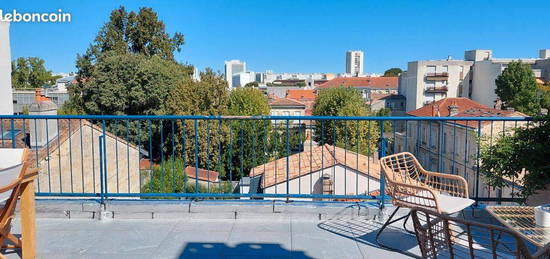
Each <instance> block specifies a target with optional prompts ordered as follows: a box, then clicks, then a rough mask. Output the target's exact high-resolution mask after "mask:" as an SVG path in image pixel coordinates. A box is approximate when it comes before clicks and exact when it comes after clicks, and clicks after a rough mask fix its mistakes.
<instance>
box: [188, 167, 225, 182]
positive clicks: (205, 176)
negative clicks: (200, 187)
mask: <svg viewBox="0 0 550 259" xmlns="http://www.w3.org/2000/svg"><path fill="white" fill-rule="evenodd" d="M185 174H186V175H187V177H189V178H191V179H195V176H197V172H196V170H195V167H192V166H188V167H186V168H185ZM219 175H220V174H219V173H218V172H216V171H212V170H210V171H209V170H206V169H202V168H199V170H198V178H199V180H201V181H208V182H217V181H218V177H219Z"/></svg>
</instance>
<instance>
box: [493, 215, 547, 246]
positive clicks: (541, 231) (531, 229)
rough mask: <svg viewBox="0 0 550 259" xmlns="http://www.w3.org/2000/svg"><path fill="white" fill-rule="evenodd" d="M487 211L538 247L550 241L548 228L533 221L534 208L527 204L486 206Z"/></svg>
mask: <svg viewBox="0 0 550 259" xmlns="http://www.w3.org/2000/svg"><path fill="white" fill-rule="evenodd" d="M486 209H487V211H488V212H489V213H490V214H491V215H493V217H495V218H496V219H497V220H498V221H499V222H500V223H502V224H504V225H505V226H506V227H508V228H510V229H513V230H514V231H515V232H517V233H518V234H519V235H521V236H522V237H523V238H525V239H527V240H529V241H530V242H532V243H533V244H535V245H536V246H538V247H543V246H544V245H546V244H548V243H550V228H545V227H541V226H538V225H537V224H536V223H535V208H534V207H529V206H487V208H486Z"/></svg>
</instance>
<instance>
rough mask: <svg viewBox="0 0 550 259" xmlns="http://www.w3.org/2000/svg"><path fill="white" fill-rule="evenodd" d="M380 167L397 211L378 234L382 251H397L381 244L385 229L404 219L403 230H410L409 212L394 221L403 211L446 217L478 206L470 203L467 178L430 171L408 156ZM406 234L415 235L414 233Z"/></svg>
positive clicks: (383, 161) (385, 160)
mask: <svg viewBox="0 0 550 259" xmlns="http://www.w3.org/2000/svg"><path fill="white" fill-rule="evenodd" d="M380 167H381V172H382V173H383V174H384V177H385V178H384V179H385V184H386V190H387V194H388V195H389V196H390V197H391V198H392V200H391V201H392V203H393V205H394V206H395V207H396V208H395V210H394V211H393V212H392V214H391V216H390V217H389V218H388V220H387V221H386V223H384V225H383V226H382V228H380V230H379V231H378V233H377V234H376V242H377V243H378V245H379V246H381V247H384V248H387V249H390V250H397V249H394V248H392V247H390V246H387V245H384V244H382V243H381V242H380V241H379V237H380V235H381V234H382V232H383V231H384V230H385V229H386V227H388V226H389V225H390V224H393V223H395V222H397V221H400V220H403V219H404V220H405V221H404V222H403V228H404V229H405V230H407V228H406V224H407V221H408V219H409V217H410V212H409V213H408V214H406V215H405V216H402V217H400V218H398V219H395V220H392V219H393V217H394V216H395V214H396V213H397V211H398V210H399V209H400V208H401V207H405V208H417V207H420V208H426V209H430V210H433V211H435V212H439V213H443V214H454V213H457V212H460V211H462V210H463V209H465V208H467V207H468V206H470V205H472V204H473V203H474V202H475V201H474V200H472V199H469V196H468V183H467V182H466V180H465V179H464V178H462V177H460V176H458V175H452V174H442V173H437V172H431V171H427V170H425V169H424V168H423V167H422V165H420V163H419V162H418V160H416V158H415V157H414V155H413V154H411V153H409V152H403V153H398V154H394V155H389V156H385V157H383V158H381V159H380ZM407 231H408V232H409V233H414V232H413V231H409V230H407ZM397 251H398V250H397Z"/></svg>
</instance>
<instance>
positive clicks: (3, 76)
mask: <svg viewBox="0 0 550 259" xmlns="http://www.w3.org/2000/svg"><path fill="white" fill-rule="evenodd" d="M0 46H2V47H1V48H0V98H1V99H0V114H6V115H12V114H13V99H12V93H11V91H12V90H11V49H10V23H9V22H3V21H0Z"/></svg>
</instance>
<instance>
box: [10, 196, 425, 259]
mask: <svg viewBox="0 0 550 259" xmlns="http://www.w3.org/2000/svg"><path fill="white" fill-rule="evenodd" d="M159 203H160V204H159ZM189 205H190V204H189V202H187V201H185V202H183V201H182V202H156V203H152V202H140V201H130V202H120V203H119V202H113V203H108V204H107V207H106V210H107V211H109V213H108V214H102V215H103V216H104V219H103V220H98V212H97V210H95V211H94V208H99V205H98V204H97V203H95V204H94V202H81V201H38V202H37V253H38V258H250V257H262V258H264V257H268V258H408V256H405V255H402V254H399V253H395V252H391V251H387V250H384V249H380V248H378V247H377V246H376V245H375V241H374V238H375V235H376V232H377V231H378V229H379V228H380V227H381V226H382V223H383V222H380V221H379V220H377V219H374V218H375V216H378V213H377V209H376V208H375V206H374V205H368V204H362V205H361V206H357V204H328V205H326V204H323V205H311V204H285V203H271V202H262V203H255V202H253V201H250V202H203V203H201V202H199V203H196V204H191V206H189ZM113 215H114V217H113ZM319 218H320V220H319ZM19 229H20V226H19V222H18V220H17V221H15V222H14V224H13V231H12V232H14V233H20V232H19ZM411 229H412V226H411ZM385 233H386V234H385V236H384V237H383V238H382V240H383V241H385V242H387V243H390V244H392V245H396V246H399V247H401V248H402V249H404V250H408V251H410V252H411V253H413V254H417V255H418V254H419V253H420V252H419V249H418V247H417V244H416V238H415V236H413V235H410V234H407V233H406V232H403V231H401V226H400V225H396V226H395V227H394V228H390V229H389V230H388V231H387V232H385ZM18 257H19V256H18V255H17V254H15V253H11V254H8V258H18Z"/></svg>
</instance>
